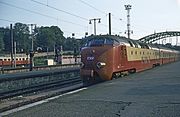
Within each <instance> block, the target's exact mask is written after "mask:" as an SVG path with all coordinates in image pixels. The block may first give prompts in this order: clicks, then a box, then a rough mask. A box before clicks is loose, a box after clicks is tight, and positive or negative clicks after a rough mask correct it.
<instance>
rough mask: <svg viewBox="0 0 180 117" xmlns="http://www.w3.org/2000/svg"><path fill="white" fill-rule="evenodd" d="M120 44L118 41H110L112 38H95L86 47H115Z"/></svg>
mask: <svg viewBox="0 0 180 117" xmlns="http://www.w3.org/2000/svg"><path fill="white" fill-rule="evenodd" d="M114 44H119V42H118V41H117V40H114V39H110V38H94V39H91V40H89V41H87V43H86V44H85V46H86V47H93V46H103V45H114Z"/></svg>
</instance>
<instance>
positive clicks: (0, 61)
mask: <svg viewBox="0 0 180 117" xmlns="http://www.w3.org/2000/svg"><path fill="white" fill-rule="evenodd" d="M12 64H13V63H12V59H11V57H0V67H3V66H11V65H12ZM28 64H29V58H27V57H16V65H17V66H25V65H28Z"/></svg>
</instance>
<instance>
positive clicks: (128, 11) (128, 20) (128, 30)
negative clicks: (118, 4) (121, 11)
mask: <svg viewBox="0 0 180 117" xmlns="http://www.w3.org/2000/svg"><path fill="white" fill-rule="evenodd" d="M124 6H125V10H127V36H128V39H130V34H131V33H132V31H131V29H130V10H131V7H132V6H131V5H124Z"/></svg>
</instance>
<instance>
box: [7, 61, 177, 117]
mask: <svg viewBox="0 0 180 117" xmlns="http://www.w3.org/2000/svg"><path fill="white" fill-rule="evenodd" d="M179 69H180V62H175V63H171V64H166V65H163V66H160V67H155V68H153V69H150V70H146V71H143V72H140V73H135V74H132V75H129V76H126V77H123V78H120V79H116V80H112V81H107V82H103V83H100V84H97V85H93V86H90V87H84V88H83V89H80V90H77V91H74V92H71V93H67V94H64V95H60V96H58V97H56V98H54V99H52V100H46V101H44V102H43V103H41V104H39V105H38V104H37V105H36V106H33V107H30V108H26V109H21V111H17V112H16V111H14V112H13V113H10V114H8V115H7V116H9V117H12V116H13V117H179V116H180V93H179V92H180V70H179ZM24 108H25V107H24ZM17 110H18V109H17Z"/></svg>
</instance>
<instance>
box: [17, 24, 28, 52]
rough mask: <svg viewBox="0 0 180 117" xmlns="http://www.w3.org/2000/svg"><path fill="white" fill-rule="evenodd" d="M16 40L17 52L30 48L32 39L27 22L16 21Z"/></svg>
mask: <svg viewBox="0 0 180 117" xmlns="http://www.w3.org/2000/svg"><path fill="white" fill-rule="evenodd" d="M14 41H16V44H17V52H26V51H29V50H30V47H31V40H30V39H29V27H28V25H26V24H22V23H16V24H15V25H14Z"/></svg>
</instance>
